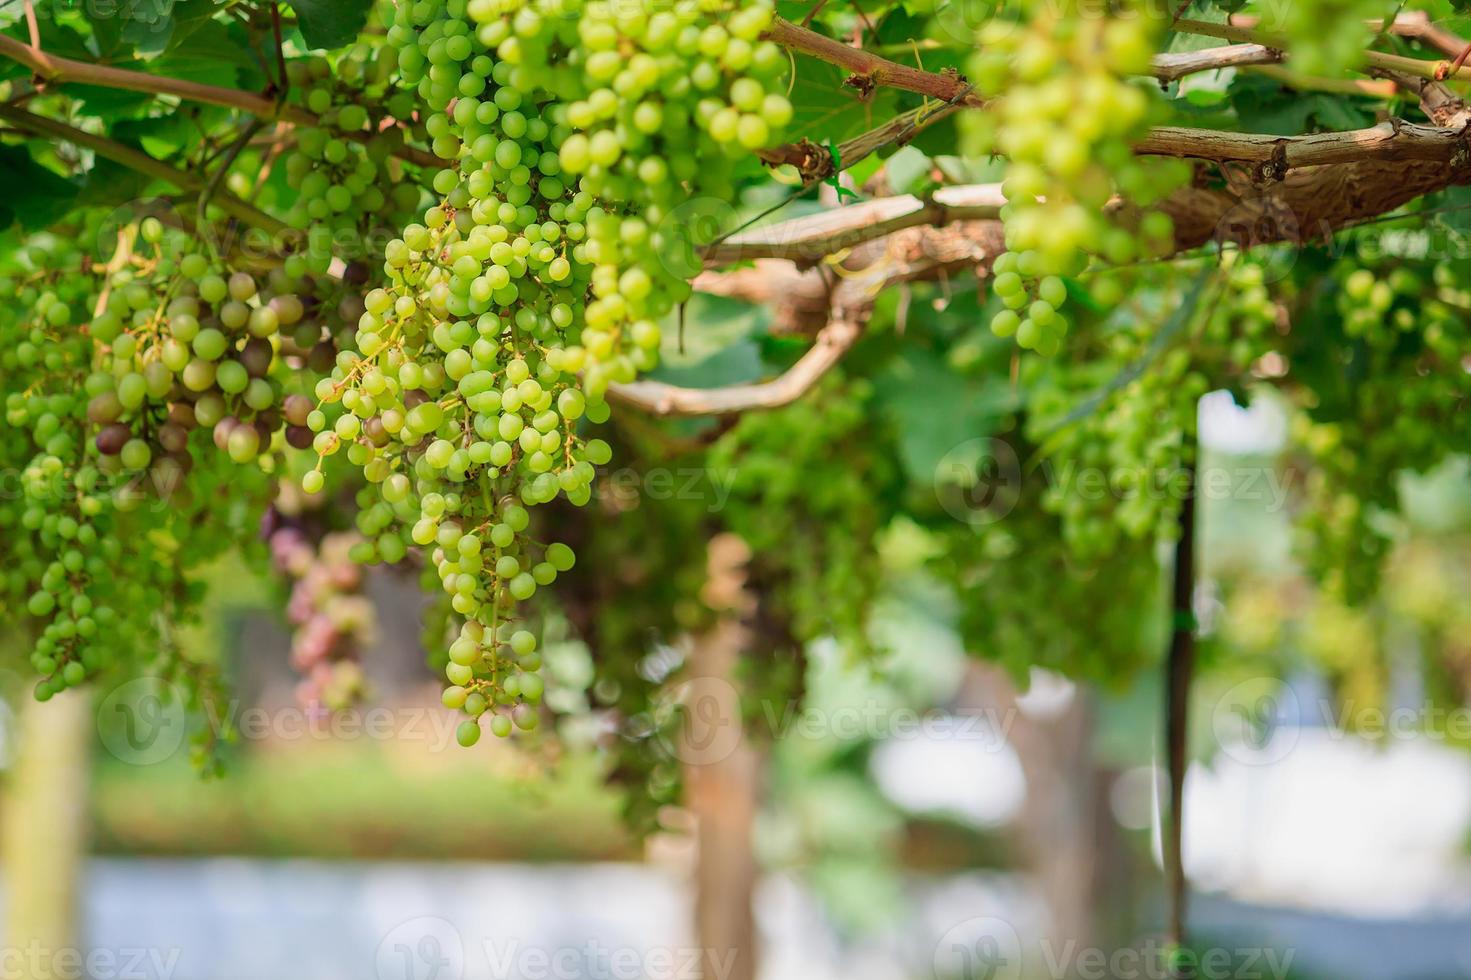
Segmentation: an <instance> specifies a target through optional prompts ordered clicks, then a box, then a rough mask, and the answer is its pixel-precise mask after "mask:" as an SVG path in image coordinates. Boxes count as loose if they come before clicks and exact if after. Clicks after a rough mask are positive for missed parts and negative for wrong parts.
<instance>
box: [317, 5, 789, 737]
mask: <svg viewBox="0 0 1471 980" xmlns="http://www.w3.org/2000/svg"><path fill="white" fill-rule="evenodd" d="M573 14H575V15H576V16H571V15H573ZM771 16H772V7H771V4H770V3H769V2H761V3H755V4H749V3H747V4H741V5H736V4H733V3H727V2H711V0H682V2H678V3H675V4H673V5H671V6H670V7H669V8H668V9H659V10H644V9H643V8H634V7H625V6H623V5H616V4H604V3H587V4H583V3H571V4H565V3H556V4H552V3H545V2H526V0H521V2H517V0H470V2H466V0H422V2H418V3H413V4H402V5H400V6H399V7H398V8H397V11H396V16H395V19H394V22H393V24H392V26H391V27H389V29H388V32H387V42H388V44H389V45H390V46H392V47H394V48H395V49H396V50H397V52H398V70H399V73H400V75H401V77H402V80H403V82H404V83H405V84H407V85H409V86H412V87H413V88H414V89H415V91H416V92H417V94H418V96H419V98H420V100H421V103H422V104H424V105H425V106H427V109H428V114H427V116H426V118H425V120H424V126H425V131H426V133H427V135H428V136H429V138H430V139H431V141H432V147H433V150H434V152H435V153H436V154H437V155H438V156H439V157H441V158H443V159H444V160H446V161H448V166H446V167H445V169H443V170H441V171H440V172H439V173H438V174H436V175H435V177H434V179H433V182H432V184H433V188H434V191H435V193H436V194H437V195H439V199H438V201H437V202H436V203H435V204H434V205H433V206H432V207H430V208H429V209H428V210H427V211H426V212H425V214H424V216H423V220H422V221H421V222H415V223H412V224H409V225H408V226H407V227H405V229H404V231H403V235H402V236H401V237H400V238H398V239H396V240H394V241H393V242H391V243H390V244H389V246H388V248H387V250H386V254H385V260H386V261H385V272H386V274H387V279H388V281H387V284H386V285H385V286H383V287H381V288H376V289H373V290H371V291H370V292H368V294H367V296H366V297H365V300H364V306H365V310H364V313H363V315H362V317H361V319H360V321H359V324H358V330H357V335H356V346H355V350H354V351H352V352H345V353H344V354H343V355H342V357H341V358H340V359H339V363H338V365H337V367H336V369H335V370H334V371H333V372H332V375H331V376H330V377H329V378H326V379H324V380H323V381H322V382H321V383H320V384H319V385H318V387H317V391H316V398H317V405H316V406H315V407H313V408H312V409H311V411H310V412H309V413H308V415H307V425H308V426H309V427H310V428H311V429H312V430H313V431H314V432H315V433H316V435H315V438H314V442H315V447H316V449H317V451H318V453H319V455H320V456H322V457H326V456H329V455H331V454H333V453H336V452H339V451H343V452H345V453H346V455H347V456H348V458H349V460H351V461H352V462H354V463H356V464H358V465H360V466H361V467H362V468H363V473H364V475H365V476H366V477H367V479H368V481H369V483H370V484H372V485H373V486H374V487H375V488H376V489H377V491H378V492H379V493H380V494H381V501H380V502H379V503H378V504H375V505H373V506H370V507H369V508H368V510H369V512H370V513H371V515H372V516H371V518H370V519H369V521H368V523H367V525H366V526H364V525H362V524H361V523H360V525H359V526H360V528H362V529H363V530H364V533H365V534H367V535H368V538H369V540H370V541H371V542H372V545H371V548H372V557H378V558H382V559H385V560H390V561H391V560H395V559H396V558H399V557H402V555H403V554H404V552H405V551H406V549H407V547H408V545H410V544H413V545H417V546H419V547H420V548H423V549H425V550H426V552H427V555H428V559H429V560H428V562H427V565H428V569H429V571H430V573H431V574H433V575H435V576H436V577H437V579H438V581H439V584H440V586H441V587H442V588H443V589H444V590H445V592H446V593H447V594H448V595H449V597H450V608H451V610H452V614H453V617H454V618H453V620H452V622H453V623H455V624H458V625H457V628H456V632H455V635H454V636H453V637H452V638H451V639H450V642H449V650H448V657H449V663H448V664H447V666H446V667H445V673H446V675H447V676H448V678H449V680H450V682H451V686H450V687H449V688H448V689H447V690H446V692H445V695H444V698H445V703H446V704H447V705H449V706H450V707H454V708H460V709H462V710H464V711H465V712H466V713H467V714H468V715H469V716H470V718H469V719H468V720H467V721H466V722H464V723H462V725H461V728H460V732H459V737H460V740H461V741H462V742H463V743H464V744H472V743H473V742H475V741H476V740H477V739H478V738H479V736H480V725H479V719H480V718H481V717H482V716H486V715H487V713H488V712H489V715H490V717H491V722H490V728H491V730H492V731H493V732H495V733H497V734H506V733H508V732H509V731H510V730H511V728H512V727H514V726H516V725H520V726H521V727H531V726H532V725H534V724H536V718H537V715H536V712H535V710H534V709H533V705H534V704H535V703H536V702H537V701H538V700H539V697H540V693H541V682H540V678H539V677H538V676H537V675H536V669H535V668H536V665H538V664H539V655H538V653H537V649H536V647H537V641H536V637H535V635H534V634H533V633H532V632H531V631H530V630H527V629H525V628H523V627H522V625H521V624H520V617H518V614H517V607H518V604H519V603H524V602H526V601H528V600H530V599H531V598H532V597H533V596H534V595H535V593H536V592H537V590H538V589H539V588H543V587H545V586H547V585H550V584H551V583H552V582H553V581H554V580H555V579H556V577H557V576H558V575H559V574H560V573H562V572H564V571H566V570H568V569H569V568H571V567H572V563H573V560H574V559H573V555H572V552H571V550H570V549H569V548H567V547H566V546H565V545H562V544H559V543H556V542H542V541H538V540H534V539H533V538H532V537H531V536H530V535H529V534H528V533H527V529H528V527H529V526H530V524H531V519H530V513H529V510H528V508H531V507H534V506H538V505H543V504H546V503H548V502H550V501H552V500H554V499H556V498H557V497H559V496H565V497H566V498H567V499H568V500H569V501H571V502H572V503H574V504H583V503H586V502H587V501H588V500H589V499H590V498H591V494H592V489H591V488H592V484H593V480H594V476H595V468H596V467H597V466H599V465H601V464H603V463H606V462H607V461H608V460H609V458H610V456H611V452H610V449H609V447H608V445H607V444H606V443H605V442H603V441H601V440H599V439H586V438H584V437H583V436H582V435H581V434H580V433H579V421H580V420H581V419H583V418H584V417H585V418H587V419H590V420H591V421H593V422H598V421H602V420H605V419H606V418H607V417H608V405H607V402H606V401H605V399H604V395H605V392H606V390H607V387H608V385H609V383H611V382H615V381H618V382H623V381H630V380H632V379H633V378H634V377H635V375H636V373H637V372H638V371H640V370H644V369H647V368H649V367H652V366H653V365H654V363H655V362H656V360H657V351H658V347H659V343H660V328H659V321H660V320H661V319H662V318H664V317H665V316H667V315H668V314H670V313H671V311H672V310H673V309H674V308H675V306H676V305H677V304H678V303H680V302H682V301H683V300H684V299H685V298H687V297H688V296H689V293H690V288H689V285H688V283H687V282H686V281H685V280H684V279H683V277H682V274H681V273H680V272H679V270H676V269H671V268H670V267H669V264H667V263H665V262H663V261H661V255H664V254H667V251H668V249H670V248H671V247H672V246H674V245H677V244H678V242H679V239H680V236H681V235H682V234H684V233H685V229H683V228H682V227H681V226H680V222H679V220H678V217H677V215H676V214H675V213H674V212H675V209H676V208H677V207H678V205H679V204H680V203H682V202H684V201H685V200H688V199H690V198H692V197H700V196H704V195H710V196H716V197H721V198H728V196H729V194H730V191H731V188H732V181H733V178H734V174H735V170H736V167H737V166H738V165H739V164H741V163H746V164H747V165H752V164H751V163H750V160H749V148H750V147H751V146H755V145H759V144H760V143H763V142H765V141H766V140H768V139H774V138H775V136H776V130H777V129H778V128H779V127H780V125H782V124H783V123H784V122H785V121H786V120H787V119H788V118H789V117H790V114H791V106H790V104H789V103H787V102H786V100H785V98H784V97H782V96H780V95H775V94H774V93H772V92H771V91H770V88H771V87H772V83H773V81H774V80H775V78H776V76H777V75H778V74H779V73H780V72H781V71H782V70H783V67H784V65H785V59H784V58H783V57H782V56H781V53H780V51H779V50H778V49H777V48H776V47H775V46H774V45H772V44H770V43H769V42H763V41H761V40H760V35H761V33H762V31H763V30H764V29H765V27H766V26H767V25H768V24H769V22H770V19H771ZM324 482H325V481H324V478H323V477H322V475H321V473H320V471H313V472H312V473H309V474H307V476H306V478H305V480H304V483H303V486H304V487H305V489H307V490H308V491H309V492H315V491H316V490H318V489H320V488H321V486H322V485H323V483H324ZM364 550H365V551H366V550H367V549H364ZM495 705H504V706H509V707H510V712H509V713H506V712H498V711H490V709H491V708H492V707H493V706H495Z"/></svg>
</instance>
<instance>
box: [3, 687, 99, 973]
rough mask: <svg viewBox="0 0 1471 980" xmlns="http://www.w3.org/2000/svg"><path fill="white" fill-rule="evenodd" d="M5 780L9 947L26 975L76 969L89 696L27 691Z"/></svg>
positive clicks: (85, 827)
mask: <svg viewBox="0 0 1471 980" xmlns="http://www.w3.org/2000/svg"><path fill="white" fill-rule="evenodd" d="M17 700H18V701H19V703H20V709H19V717H18V718H17V719H16V726H15V731H14V736H15V755H14V758H13V761H12V766H11V770H10V773H9V778H8V779H7V780H6V783H5V791H4V800H3V811H4V815H3V819H0V861H3V865H4V871H3V874H4V882H5V947H6V948H7V949H8V950H9V951H10V955H11V956H12V957H20V960H19V961H20V962H21V963H23V964H25V970H26V973H27V975H28V976H30V977H33V978H34V980H53V978H57V977H59V976H74V975H75V973H74V972H73V971H72V967H73V966H74V965H76V964H78V963H79V962H80V957H82V956H83V955H84V954H85V951H84V950H81V949H80V947H79V943H80V940H81V937H80V935H79V930H78V927H77V905H78V903H77V898H78V892H79V889H80V883H81V879H82V875H83V873H84V864H85V860H86V855H87V835H88V815H87V783H88V776H89V769H90V765H89V763H90V758H89V757H90V751H91V747H92V737H93V732H92V725H91V719H92V712H91V704H92V702H91V698H90V697H89V696H88V694H86V693H85V692H78V691H67V692H64V693H62V694H60V695H58V696H56V697H54V698H52V699H51V700H50V701H48V702H46V703H45V704H40V703H37V702H36V701H35V700H34V699H33V698H31V697H30V696H29V693H26V694H22V695H21V696H20V697H19V698H18V699H17Z"/></svg>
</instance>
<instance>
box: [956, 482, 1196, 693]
mask: <svg viewBox="0 0 1471 980" xmlns="http://www.w3.org/2000/svg"><path fill="white" fill-rule="evenodd" d="M947 527H948V533H945V534H943V535H941V536H940V537H939V542H940V545H941V547H940V548H939V549H938V551H937V553H936V554H935V555H934V557H933V558H932V559H931V563H930V564H931V568H932V570H934V571H935V572H936V573H937V574H938V575H939V576H940V577H941V579H942V580H944V581H946V582H948V583H949V584H950V585H951V587H952V588H953V589H954V590H955V595H956V599H957V607H958V610H959V613H958V619H957V623H956V626H957V628H958V629H959V631H960V635H961V638H962V639H963V641H964V643H965V648H966V649H967V650H968V651H970V652H971V653H973V654H974V655H976V656H979V657H984V658H985V659H988V660H992V661H995V662H996V663H998V664H1000V665H1001V666H1002V667H1004V668H1005V669H1006V670H1007V671H1008V672H1010V674H1011V675H1012V676H1013V677H1014V678H1016V680H1017V682H1018V683H1020V684H1022V685H1026V684H1027V683H1028V682H1029V673H1030V670H1031V668H1033V667H1034V666H1035V667H1042V668H1046V669H1049V670H1056V671H1060V672H1062V673H1065V674H1068V675H1069V676H1074V677H1084V678H1087V679H1090V680H1093V681H1096V682H1098V683H1101V684H1117V683H1118V682H1119V681H1120V680H1121V679H1123V678H1127V677H1129V676H1131V675H1132V674H1133V673H1134V672H1135V671H1136V670H1138V669H1140V668H1142V667H1144V666H1146V665H1148V664H1150V663H1153V662H1154V661H1155V660H1156V659H1157V658H1158V655H1159V651H1160V650H1161V649H1163V641H1164V637H1165V635H1166V630H1167V625H1168V624H1167V619H1166V616H1165V615H1164V612H1163V609H1162V604H1161V603H1160V601H1159V600H1160V595H1161V590H1162V589H1163V588H1164V569H1163V568H1162V567H1161V564H1160V558H1159V555H1160V552H1159V550H1158V549H1157V548H1156V547H1155V542H1154V540H1153V539H1150V540H1147V541H1140V540H1133V539H1124V540H1122V541H1120V544H1119V546H1118V547H1117V548H1115V549H1114V550H1112V551H1111V552H1109V553H1107V554H1103V555H1099V556H1097V557H1094V558H1090V559H1085V558H1081V557H1079V556H1078V555H1077V554H1076V553H1075V551H1074V546H1073V543H1072V542H1070V541H1068V540H1067V537H1066V532H1065V529H1064V526H1063V521H1062V519H1061V518H1059V517H1058V516H1057V515H1055V514H1053V513H1050V512H1049V511H1048V510H1047V509H1046V508H1045V507H1044V506H1043V502H1042V494H1041V493H1040V492H1038V491H1037V490H1036V489H1035V488H1032V487H1028V486H1027V485H1026V482H1025V481H1024V484H1023V493H1022V494H1021V496H1020V497H1019V498H1018V500H1017V502H1016V505H1015V506H1014V507H1013V508H1012V509H1011V510H1010V511H1009V512H1008V513H1007V514H1006V516H1005V518H1004V519H1002V520H999V521H996V522H994V523H990V524H985V525H979V526H972V525H970V524H966V523H963V522H954V523H951V524H950V525H947ZM1042 610H1045V612H1042Z"/></svg>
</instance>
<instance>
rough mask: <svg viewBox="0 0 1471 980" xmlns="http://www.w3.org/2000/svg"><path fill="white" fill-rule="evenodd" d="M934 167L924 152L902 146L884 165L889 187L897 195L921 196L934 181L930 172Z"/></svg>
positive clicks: (912, 147)
mask: <svg viewBox="0 0 1471 980" xmlns="http://www.w3.org/2000/svg"><path fill="white" fill-rule="evenodd" d="M933 166H934V164H933V163H931V162H930V158H929V157H928V156H926V155H925V154H924V151H922V150H920V149H919V148H917V147H914V146H901V147H900V148H899V149H897V150H895V151H894V153H893V155H892V156H890V157H889V159H888V160H887V161H886V162H885V164H884V173H886V174H888V176H889V187H890V189H892V190H893V192H894V193H895V194H919V193H922V192H923V191H924V190H925V189H927V188H928V187H929V186H930V185H931V184H932V183H933V181H932V180H931V179H930V170H931V168H932V167H933Z"/></svg>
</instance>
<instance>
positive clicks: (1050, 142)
mask: <svg viewBox="0 0 1471 980" xmlns="http://www.w3.org/2000/svg"><path fill="white" fill-rule="evenodd" d="M1022 12H1023V15H1024V18H1025V19H1024V21H1023V22H1022V23H1015V22H1013V21H1011V20H1010V19H1009V18H1005V17H998V18H996V19H992V20H988V21H987V22H986V23H985V24H984V25H983V26H982V27H981V29H980V32H979V34H978V37H977V43H978V46H979V51H978V52H977V54H976V55H975V56H974V58H973V59H972V63H971V70H972V72H973V77H974V79H975V84H976V88H977V91H979V92H980V93H981V94H983V95H985V96H987V97H988V98H991V97H994V102H993V104H992V107H991V108H989V109H988V110H987V111H986V112H984V113H972V114H969V115H967V116H966V117H964V119H963V123H964V124H965V125H966V126H967V131H968V133H969V135H970V145H969V149H970V151H971V152H974V153H977V154H987V153H1000V154H1004V155H1005V157H1006V179H1005V181H1004V182H1003V184H1002V189H1003V191H1004V193H1005V195H1006V200H1007V203H1006V206H1005V207H1004V208H1003V209H1002V219H1003V220H1004V222H1005V225H1006V244H1007V248H1008V250H1009V251H1008V252H1007V253H1006V254H1004V255H1001V256H1000V257H998V258H997V260H996V262H995V264H994V268H993V270H992V272H993V274H994V276H995V278H994V280H993V282H992V286H991V288H992V290H993V291H994V292H995V294H996V296H997V297H999V298H1000V300H1001V302H1002V304H1003V305H1004V307H1005V309H1003V310H1001V311H999V312H998V313H997V314H996V315H995V317H994V319H993V320H992V322H991V329H992V330H993V331H994V332H995V333H996V335H997V336H1001V337H1011V336H1015V337H1016V341H1017V343H1018V344H1019V345H1020V346H1022V347H1024V348H1027V349H1029V350H1035V351H1037V352H1038V353H1040V354H1043V355H1048V356H1050V355H1052V354H1055V353H1056V352H1057V350H1058V349H1059V348H1060V347H1061V344H1062V338H1063V337H1064V335H1065V334H1066V333H1067V329H1068V323H1067V318H1066V317H1065V316H1064V315H1062V314H1060V313H1059V312H1058V310H1059V308H1060V307H1062V306H1063V305H1064V304H1065V303H1066V301H1067V297H1068V293H1067V285H1066V283H1065V281H1064V279H1065V278H1066V277H1068V276H1073V275H1076V274H1077V273H1078V272H1080V271H1082V269H1083V268H1084V267H1085V266H1086V265H1087V262H1088V258H1089V256H1095V255H1096V256H1099V257H1101V258H1103V259H1104V260H1106V261H1108V262H1112V263H1126V262H1131V261H1133V260H1135V259H1137V258H1141V257H1149V256H1154V255H1160V254H1164V253H1166V252H1168V251H1170V250H1171V248H1172V241H1171V225H1170V220H1169V218H1168V216H1166V215H1165V214H1164V213H1162V212H1159V211H1149V210H1144V211H1143V212H1142V213H1141V214H1138V215H1137V216H1136V217H1135V218H1133V219H1132V227H1130V222H1124V223H1122V224H1121V223H1120V222H1119V221H1117V220H1114V219H1113V218H1111V217H1110V216H1108V215H1106V214H1105V206H1106V205H1108V204H1109V202H1110V200H1111V199H1113V198H1114V197H1115V195H1121V196H1122V197H1123V198H1124V199H1126V200H1127V201H1128V202H1129V203H1130V204H1131V205H1134V206H1136V207H1139V208H1148V207H1149V205H1151V204H1154V203H1155V202H1157V201H1159V200H1160V199H1161V198H1163V197H1164V196H1165V195H1166V194H1167V193H1169V191H1171V190H1172V189H1174V187H1176V186H1177V185H1178V184H1179V182H1180V180H1181V179H1182V178H1183V171H1184V169H1185V168H1184V165H1183V164H1180V163H1179V162H1178V161H1170V160H1141V159H1139V158H1137V157H1135V155H1134V151H1133V143H1134V141H1135V140H1137V139H1138V138H1139V137H1141V136H1143V135H1144V133H1145V132H1146V131H1147V129H1148V127H1149V124H1150V123H1151V122H1152V121H1153V120H1152V118H1151V117H1152V115H1153V112H1152V111H1151V97H1150V94H1149V92H1148V89H1147V88H1146V87H1145V85H1144V84H1142V83H1140V82H1139V81H1137V80H1135V81H1130V80H1129V76H1130V75H1136V74H1139V73H1143V72H1147V70H1148V68H1149V60H1150V56H1151V54H1152V53H1153V51H1154V50H1155V45H1156V42H1157V39H1158V34H1159V32H1160V31H1161V30H1162V29H1163V28H1164V23H1163V21H1162V20H1161V19H1160V18H1159V17H1158V16H1157V15H1155V13H1154V12H1152V11H1147V10H1143V9H1138V10H1129V11H1126V12H1120V13H1118V14H1116V15H1113V16H1100V15H1099V11H1098V10H1097V9H1096V8H1092V7H1089V6H1088V5H1084V4H1076V3H1063V4H1060V5H1059V4H1053V3H1040V2H1038V3H1026V4H1023V6H1022Z"/></svg>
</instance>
